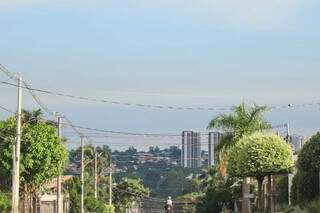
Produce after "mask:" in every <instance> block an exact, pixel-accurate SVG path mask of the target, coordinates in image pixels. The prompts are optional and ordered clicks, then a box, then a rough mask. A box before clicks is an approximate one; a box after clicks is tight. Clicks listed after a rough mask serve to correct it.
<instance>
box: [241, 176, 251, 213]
mask: <svg viewBox="0 0 320 213" xmlns="http://www.w3.org/2000/svg"><path fill="white" fill-rule="evenodd" d="M249 194H250V178H248V177H247V178H244V179H243V183H242V195H243V196H242V208H241V212H242V213H251V205H250V198H249Z"/></svg>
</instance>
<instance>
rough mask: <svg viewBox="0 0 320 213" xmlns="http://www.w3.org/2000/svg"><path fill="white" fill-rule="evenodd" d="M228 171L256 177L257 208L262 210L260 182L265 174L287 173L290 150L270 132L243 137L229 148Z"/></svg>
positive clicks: (291, 163) (290, 166) (290, 163)
mask: <svg viewBox="0 0 320 213" xmlns="http://www.w3.org/2000/svg"><path fill="white" fill-rule="evenodd" d="M231 152H232V153H233V154H232V155H230V159H229V165H228V173H229V174H232V175H234V176H236V177H256V178H257V181H258V196H259V199H258V200H259V205H258V208H259V210H260V211H262V207H263V200H262V196H263V195H262V182H263V179H264V177H265V176H269V175H275V174H287V173H289V172H290V171H291V169H292V167H293V156H292V150H291V147H290V145H289V144H287V143H286V142H285V141H284V140H283V139H282V138H280V137H279V136H277V135H275V134H270V133H254V134H252V135H250V136H245V137H243V138H242V139H241V140H240V141H239V143H238V144H236V145H235V146H234V147H233V149H232V150H231Z"/></svg>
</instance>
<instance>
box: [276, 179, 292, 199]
mask: <svg viewBox="0 0 320 213" xmlns="http://www.w3.org/2000/svg"><path fill="white" fill-rule="evenodd" d="M274 183H275V184H274V185H275V190H276V194H277V197H276V200H277V204H288V198H289V190H288V184H289V183H288V175H277V176H274Z"/></svg>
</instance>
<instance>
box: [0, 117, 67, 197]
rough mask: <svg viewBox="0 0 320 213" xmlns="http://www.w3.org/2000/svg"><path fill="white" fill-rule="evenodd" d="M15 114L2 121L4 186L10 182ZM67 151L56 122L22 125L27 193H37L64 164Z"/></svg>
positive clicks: (1, 174)
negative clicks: (55, 126)
mask: <svg viewBox="0 0 320 213" xmlns="http://www.w3.org/2000/svg"><path fill="white" fill-rule="evenodd" d="M15 125H16V123H15V118H8V119H7V120H5V121H1V122H0V134H1V135H2V136H4V137H2V138H0V171H1V172H0V179H1V180H2V182H1V186H2V188H7V187H8V186H11V184H10V183H11V169H12V144H13V142H14V138H15ZM67 156H68V152H67V149H66V148H65V146H64V144H63V143H62V142H61V139H60V138H59V137H58V135H57V131H56V129H55V128H54V126H52V125H50V124H47V123H46V122H45V121H40V120H39V121H38V122H35V123H33V122H27V123H24V125H23V126H22V140H21V164H20V183H21V187H22V189H23V190H24V192H25V194H35V193H36V192H37V190H38V189H39V187H41V186H42V185H43V184H44V183H45V182H46V181H47V180H50V179H52V178H54V177H56V176H57V175H58V174H61V172H62V171H63V170H64V168H65V164H66V161H67Z"/></svg>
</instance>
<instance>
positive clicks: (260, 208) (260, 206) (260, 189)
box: [257, 176, 264, 212]
mask: <svg viewBox="0 0 320 213" xmlns="http://www.w3.org/2000/svg"><path fill="white" fill-rule="evenodd" d="M263 179H264V177H263V176H261V177H257V181H258V212H263V207H264V199H263V185H262V184H263Z"/></svg>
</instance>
